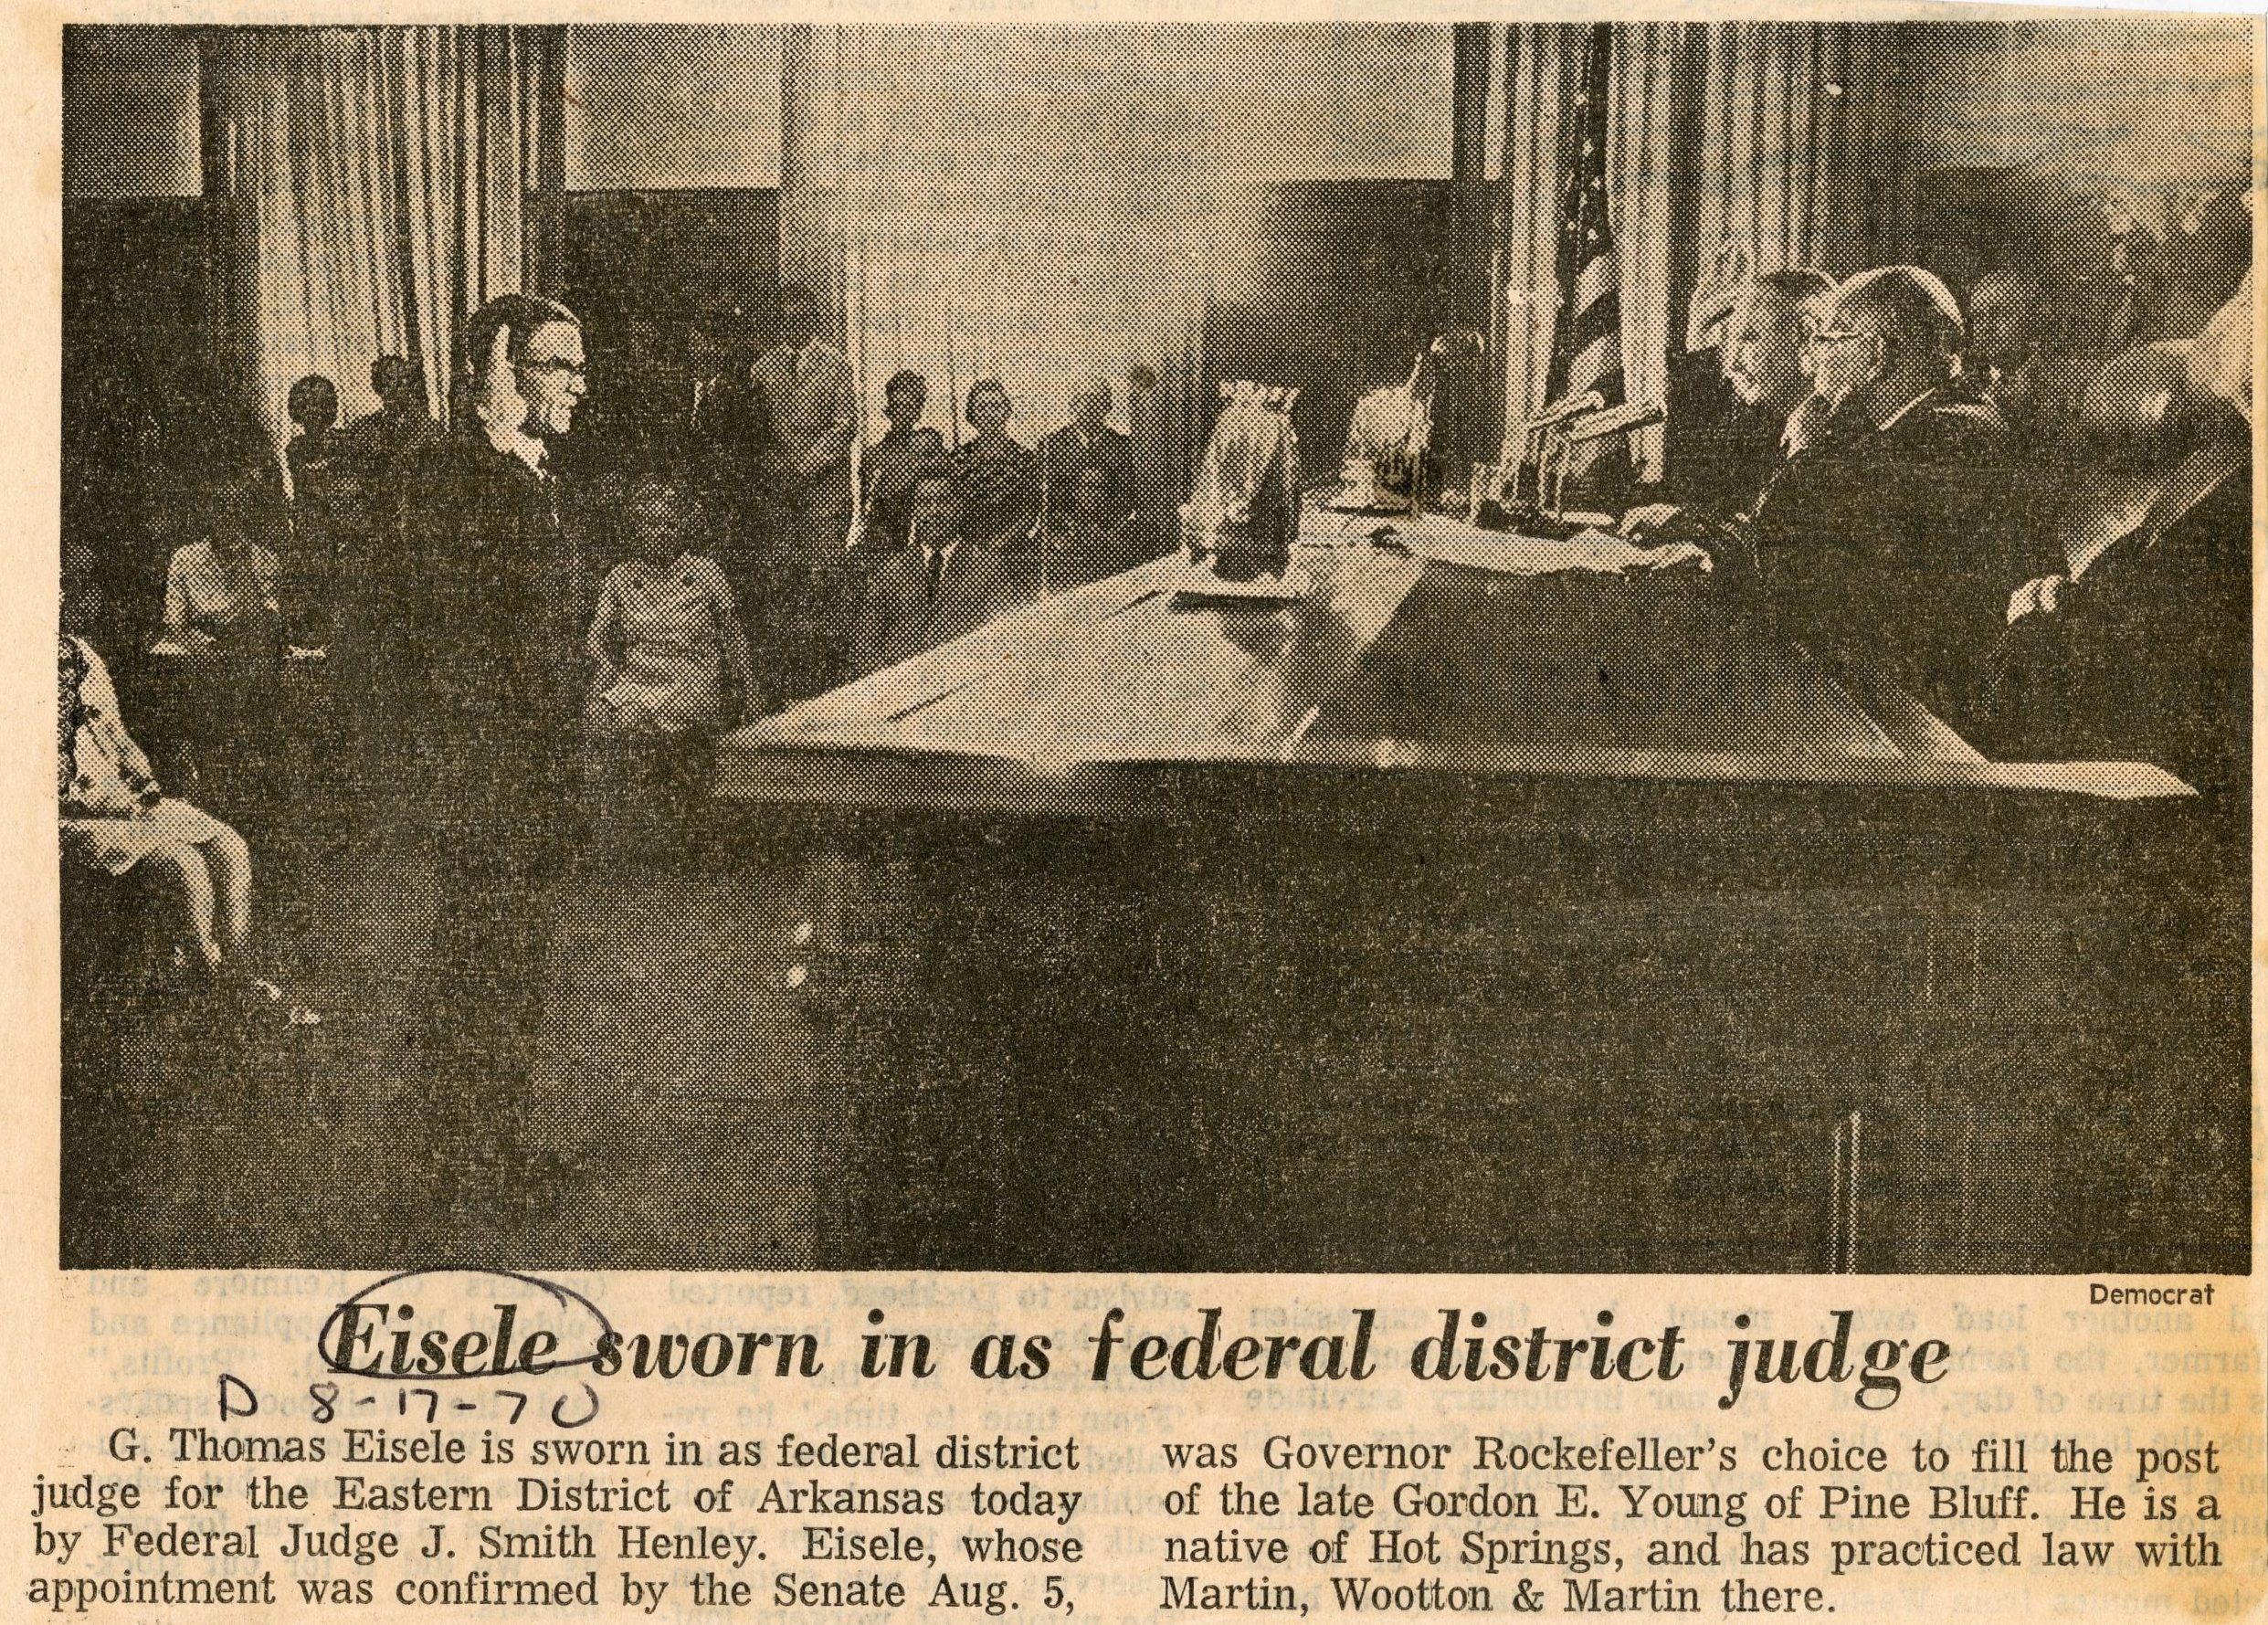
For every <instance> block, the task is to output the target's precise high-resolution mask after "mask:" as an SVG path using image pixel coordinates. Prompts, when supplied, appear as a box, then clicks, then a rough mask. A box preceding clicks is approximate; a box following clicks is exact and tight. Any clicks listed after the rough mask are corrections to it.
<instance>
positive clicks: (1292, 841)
mask: <svg viewBox="0 0 2268 1625" xmlns="http://www.w3.org/2000/svg"><path fill="white" fill-rule="evenodd" d="M1369 523H1371V522H1354V521H1346V522H1340V521H1334V520H1331V519H1328V518H1324V519H1322V520H1319V521H1311V529H1310V532H1309V535H1308V541H1309V543H1311V544H1309V545H1303V547H1302V548H1301V549H1300V550H1299V552H1298V554H1297V555H1296V569H1297V570H1299V571H1302V572H1304V573H1305V574H1306V575H1308V576H1309V577H1311V578H1312V586H1311V588H1310V590H1309V591H1308V592H1307V593H1306V595H1305V596H1303V597H1302V598H1301V599H1299V600H1298V601H1296V602H1288V603H1265V602H1240V603H1231V604H1221V603H1215V602H1208V601H1203V600H1192V599H1189V598H1186V597H1182V596H1176V592H1175V590H1174V589H1175V588H1176V586H1177V585H1179V584H1181V582H1182V580H1183V577H1182V575H1181V574H1180V572H1181V569H1182V566H1181V565H1180V564H1179V561H1178V560H1175V559H1166V560H1161V561H1158V562H1157V563H1155V564H1153V565H1145V566H1143V567H1142V568H1140V569H1137V570H1134V571H1133V572H1130V573H1128V574H1127V575H1121V576H1117V577H1113V578H1112V579H1110V580H1107V581H1103V582H1098V583H1095V584H1092V585H1091V586H1085V587H1081V588H1080V589H1078V590H1076V591H1073V592H1071V593H1069V594H1066V595H1064V596H1061V597H1059V598H1055V599H1051V600H1049V601H1047V602H1043V603H1040V604H1038V605H1034V606H1031V607H1027V608H1025V609H1022V610H1019V611H1018V612H1017V613H1015V614H1013V615H1010V616H1008V617H1004V618H1003V619H1001V620H999V621H997V622H995V623H994V624H992V625H990V626H988V627H986V628H983V629H981V630H979V631H977V632H975V633H973V634H971V635H970V636H968V637H966V638H962V639H960V640H959V641H957V642H955V643H953V644H950V645H947V646H945V647H944V648H941V649H935V650H933V651H931V652H930V653H928V654H925V655H923V656H921V657H919V658H917V659H912V660H910V661H908V662H906V663H905V664H903V665H902V666H899V667H895V668H892V669H891V670H886V671H882V672H878V673H875V674H874V675H872V676H870V677H868V678H866V679H864V680H862V681H858V682H854V683H851V684H849V685H847V686H845V687H843V688H841V689H839V690H836V691H833V692H831V693H828V694H826V695H822V696H819V697H818V698H817V699H814V700H812V701H810V702H806V703H805V704H802V705H799V706H797V707H796V708H794V709H793V710H790V711H788V712H784V713H782V714H781V715H779V716H776V717H773V718H770V719H767V720H765V722H763V723H759V724H757V725H755V726H754V727H752V728H748V729H744V730H743V731H741V732H740V733H736V734H734V735H733V736H731V737H730V738H729V739H728V740H727V741H726V742H725V744H724V746H723V752H722V754H721V760H720V767H719V777H718V791H719V794H720V795H721V796H723V797H726V798H727V799H729V800H732V801H734V802H739V803H744V804H747V806H748V807H749V818H750V820H751V821H752V823H753V824H754V826H756V827H758V828H762V829H763V830H765V832H767V834H768V835H769V836H770V837H771V838H773V846H772V848H771V849H773V850H775V851H778V852H784V853H787V854H789V855H790V856H788V857H787V858H786V859H785V860H788V861H794V862H797V863H799V864H801V865H803V871H804V891H803V895H804V896H806V897H807V900H808V905H807V909H806V910H804V911H803V912H802V915H801V917H800V918H798V919H797V920H796V921H794V922H793V923H792V928H791V929H790V930H789V931H788V932H786V934H785V935H784V940H783V942H782V944H781V955H782V960H781V963H782V975H783V976H784V977H785V978H786V980H787V981H788V982H789V983H791V984H793V985H796V986H799V987H803V988H804V989H805V990H806V992H807V997H809V998H810V1000H811V1003H812V1008H813V1012H814V1019H816V1020H818V1021H820V1022H822V1023H823V1024H824V1025H825V1027H826V1030H827V1032H828V1042H827V1043H826V1044H824V1045H822V1046H821V1047H820V1050H819V1052H820V1054H821V1055H822V1056H823V1058H824V1059H823V1060H822V1062H821V1066H820V1075H818V1076H816V1077H815V1078H813V1079H812V1080H810V1082H811V1084H812V1086H813V1087H814V1088H815V1089H817V1090H818V1091H819V1092H821V1094H822V1096H823V1097H824V1098H827V1099H828V1100H831V1101H833V1102H835V1103H837V1104H838V1105H839V1121H840V1123H841V1125H842V1133H841V1135H840V1138H839V1142H838V1143H835V1144H833V1145H830V1146H829V1147H828V1153H827V1155H828V1166H827V1167H826V1168H825V1169H823V1170H822V1175H821V1183H822V1187H823V1188H824V1189H825V1190H826V1191H827V1192H828V1193H829V1198H830V1199H829V1201H828V1211H827V1216H826V1220H825V1224H824V1226H823V1234H822V1245H821V1253H822V1257H823V1258H824V1259H825V1260H826V1261H828V1262H830V1263H836V1264H845V1265H854V1264H866V1265H875V1266H887V1265H928V1266H933V1267H973V1268H1018V1267H1030V1268H1089V1267H1093V1268H1107V1267H1125V1268H1231V1269H1270V1270H1274V1269H1396V1270H1410V1269H1417V1270H1425V1269H1440V1270H1448V1269H1455V1270H1467V1269H1484V1270H1496V1269H1545V1268H1548V1269H1582V1270H1629V1269H1640V1270H1658V1269H1692V1270H1703V1269H1728V1270H1729V1269H1741V1270H1752V1269H1754V1270H1770V1269H1813V1268H1825V1267H1830V1266H1831V1267H1844V1268H1852V1267H1855V1268H1876V1269H1880V1268H1915V1269H1921V1268H1962V1269H1990V1268H2001V1269H2027V1268H2031V1269H2037V1268H2055V1267H2065V1268H2075V1267H2079V1266H2080V1265H2081V1264H2085V1265H2086V1266H2088V1267H2094V1268H2104V1267H2110V1266H2111V1265H2113V1264H2116V1263H2119V1262H2122V1261H2123V1262H2126V1263H2138V1262H2151V1263H2155V1264H2157V1265H2158V1266H2159V1267H2164V1268H2172V1267H2204V1266H2206V1265H2208V1264H2211V1263H2215V1262H2220V1263H2222V1264H2225V1263H2226V1262H2227V1261H2229V1260H2231V1258H2236V1257H2241V1255H2242V1251H2243V1249H2244V1246H2245V1242H2244V1240H2243V1237H2244V1224H2243V1208H2242V1199H2243V1198H2242V1186H2243V1181H2244V1178H2245V1172H2244V1163H2245V1147H2244V1135H2243V1124H2244V1122H2245V1090H2244V1082H2245V1071H2244V1057H2245V1044H2246V1034H2245V1016H2244V1003H2243V980H2244V977H2243V966H2244V950H2243V917H2242V899H2243V896H2244V887H2243V883H2242V861H2241V860H2238V861H2237V863H2236V873H2235V874H2234V875H2233V876H2231V874H2229V873H2226V872H2219V871H2213V870H2212V869H2211V868H2210V866H2202V867H2201V866H2200V862H2199V860H2198V855H2199V853H2200V852H2201V851H2203V850H2204V848H2203V846H2202V845H2201V844H2200V843H2202V842H2204V841H2206V840H2207V839H2209V837H2210V829H2211V828H2215V827H2216V826H2215V825H2214V823H2213V809H2210V807H2205V806H2204V805H2203V804H2202V803H2201V802H2200V799H2199V797H2195V796H2194V795H2193V794H2191V793H2190V791H2189V788H2188V786H2184V785H2183V784H2181V783H2180V781H2178V780H2177V779H2175V778H2173V777H2172V776H2169V775H2168V774H2165V773H2163V772H2162V771H2160V770H2158V769H2157V768H2155V767H2152V766H2149V765H2145V764H2024V763H2006V762H1993V761H1988V760H1986V759H1985V758H1984V757H1982V756H1981V755H1979V754H1978V753H1977V752H1976V751H1974V750H1972V749H1970V748H1969V747H1968V745H1967V744H1965V743H1964V742H1963V741H1962V740H1961V739H1960V738H1959V737H1958V736H1957V734H1956V733H1954V732H1953V731H1952V730H1951V729H1949V728H1947V727H1946V725H1945V724H1944V723H1941V722H1940V721H1938V720H1937V719H1936V718H1935V717H1933V716H1931V715H1930V714H1929V713H1928V712H1926V711H1925V710H1924V709H1923V708H1922V707H1920V706H1919V705H1917V704H1915V702H1913V701H1912V700H1910V699H1908V698H1906V697H1905V696H1904V695H1901V694H1899V693H1897V692H1895V691H1891V690H1889V689H1887V688H1884V687H1883V686H1882V685H1879V684H1873V683H1869V682H1867V681H1864V680H1863V677H1862V674H1859V673H1853V672H1849V671H1842V670H1830V668H1829V667H1828V666H1827V665H1825V664H1823V663H1822V662H1821V661H1820V660H1818V659H1814V658H1812V657H1811V656H1809V654H1807V653H1805V652H1804V651H1802V650H1801V649H1798V648H1795V647H1793V646H1792V645H1790V644H1789V643H1788V642H1787V641H1786V640H1785V639H1784V638H1778V637H1776V636H1775V635H1774V633H1773V632H1772V630H1771V628H1769V627H1768V626H1766V625H1763V624H1761V623H1759V622H1758V621H1757V620H1756V618H1755V617H1753V616H1752V615H1751V614H1750V613H1749V612H1748V611H1746V609H1745V608H1744V607H1743V605H1742V603H1741V600H1740V595H1739V594H1738V593H1737V591H1735V590H1730V589H1729V588H1728V587H1727V586H1725V585H1724V584H1720V583H1718V582H1716V581H1714V580H1713V579H1711V578H1709V577H1707V576H1705V575H1699V574H1697V573H1693V572H1691V571H1682V572H1673V573H1668V574H1662V575H1634V576H1625V575H1614V574H1604V573H1601V571H1602V569H1603V567H1605V566H1608V565H1614V564H1616V563H1618V562H1628V561H1627V560H1621V559H1619V557H1618V556H1616V555H1614V554H1612V552H1611V550H1608V551H1607V553H1606V554H1604V555H1603V556H1602V555H1598V554H1597V552H1596V550H1594V552H1593V553H1592V554H1586V553H1585V551H1584V550H1583V548H1581V547H1580V546H1574V547H1570V546H1569V545H1567V544H1558V543H1515V542H1514V540H1513V539H1510V538H1505V537H1502V536H1494V535H1491V534H1489V533H1481V532H1474V531H1470V530H1468V529H1466V528H1465V527H1461V526H1458V525H1455V524H1453V523H1452V522H1446V521H1439V520H1427V521H1423V522H1416V523H1405V524H1404V525H1402V526H1401V527H1400V528H1399V529H1398V533H1396V534H1395V535H1393V536H1391V537H1389V538H1387V539H1386V542H1385V543H1384V544H1383V545H1382V544H1379V543H1376V542H1374V541H1372V540H1371V539H1369V538H1368V537H1367V536H1366V535H1365V534H1364V533H1363V532H1364V531H1365V530H1366V529H1367V528H1368V525H1369ZM1570 565H1588V566H1592V567H1591V568H1588V569H1585V568H1569V567H1568V566H1570ZM2225 822H2226V820H2225V818H2224V819H2223V820H2222V823H2224V824H2225ZM2217 850H2218V849H2217ZM2222 868H2223V870H2225V868H2226V862H2225V860H2224V861H2223V864H2222ZM2137 1098H2149V1099H2152V1100H2154V1101H2157V1102H2158V1103H2160V1104H2159V1106H2158V1108H2157V1110H2155V1111H2154V1112H2152V1113H2136V1112H2135V1111H2133V1110H2132V1108H2131V1103H2132V1101H2134V1100H2135V1099H2137ZM2169 1159H2173V1160H2177V1161H2178V1162H2180V1164H2181V1166H2182V1168H2183V1173H2182V1175H2181V1177H2179V1178H2178V1180H2171V1181H2169V1180H2168V1177H2166V1174H2165V1169H2166V1168H2167V1167H2168V1163H2169ZM2176 1187H2178V1189H2177V1188H2176ZM2231 1192H2233V1195H2231ZM2177 1208H2178V1209H2180V1210H2179V1211H2177ZM2185 1215H2186V1216H2185Z"/></svg>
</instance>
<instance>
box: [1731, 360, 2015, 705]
mask: <svg viewBox="0 0 2268 1625" xmlns="http://www.w3.org/2000/svg"><path fill="white" fill-rule="evenodd" d="M2006 442H2007V431H2006V430H2005V429H2004V428H2003V427H2001V426H2000V424H1999V420H1998V418H1997V417H1994V416H1993V415H1992V414H1991V413H1990V412H1989V411H1987V410H1985V409H1982V408H1978V407H1974V406H1964V405H1961V404H1959V403H1957V402H1950V401H1947V400H1946V399H1944V398H1943V397H1933V398H1931V399H1928V400H1925V401H1924V402H1923V403H1922V404H1921V405H1919V406H1915V407H1914V408H1913V409H1912V410H1910V411H1908V412H1907V413H1906V414H1905V415H1904V417H1900V418H1899V419H1898V420H1897V421H1896V422H1895V423H1894V424H1892V425H1891V427H1888V428H1886V429H1885V428H1877V427H1875V426H1874V425H1873V424H1872V422H1869V421H1866V420H1865V419H1863V418H1858V419H1855V420H1854V419H1852V418H1851V417H1849V416H1848V415H1846V416H1845V417H1844V419H1843V420H1842V421H1841V422H1837V423H1833V424H1830V426H1829V428H1828V432H1827V434H1826V435H1825V436H1824V437H1823V438H1822V439H1821V440H1820V444H1818V445H1816V446H1813V447H1811V448H1808V449H1806V450H1805V451H1803V452H1801V453H1799V455H1798V456H1796V457H1794V458H1791V459H1788V461H1787V462H1786V463H1784V464H1782V465H1781V466H1780V468H1779V470H1778V472H1777V474H1776V475H1774V477H1773V479H1772V480H1771V481H1770V482H1769V483H1768V484H1767V487H1766V489H1765V491H1764V493H1763V494H1762V496H1761V497H1760V498H1759V499H1758V503H1757V507H1756V512H1755V514H1754V517H1753V518H1752V519H1751V520H1750V521H1749V522H1747V524H1746V535H1747V538H1748V540H1749V542H1750V543H1751V545H1752V546H1753V548H1754V553H1755V565H1756V571H1757V574H1758V575H1759V576H1760V577H1761V579H1762V582H1763V585H1764V587H1765V591H1766V595H1767V599H1768V601H1769V602H1770V603H1771V604H1772V606H1773V607H1774V608H1775V610H1776V611H1777V614H1778V615H1779V616H1780V617H1781V619H1782V624H1783V625H1784V627H1785V628H1786V629H1787V630H1788V632H1789V633H1790V634H1791V635H1792V636H1794V637H1795V638H1798V639H1799V641H1801V642H1803V643H1804V644H1805V645H1807V646H1808V647H1809V648H1811V649H1812V650H1813V651H1814V652H1815V653H1819V654H1823V655H1828V656H1830V657H1838V658H1842V659H1853V660H1856V661H1859V662H1861V663H1862V664H1865V665H1868V666H1870V667H1872V668H1873V669H1874V670H1878V671H1880V672H1881V673H1882V674H1883V675H1884V676H1886V677H1888V678H1889V679H1890V680H1891V681H1894V682H1897V683H1899V684H1900V685H1902V686H1904V687H1905V688H1906V689H1907V690H1908V691H1910V692H1912V693H1913V694H1914V695H1915V698H1917V699H1919V700H1920V701H1921V702H1923V703H1924V704H1925V705H1928V706H1930V707H1931V708H1932V709H1933V710H1936V711H1937V712H1939V714H1940V715H1943V716H1945V717H1946V719H1947V720H1948V721H1956V722H1957V721H1958V719H1959V718H1960V717H1961V716H1962V714H1963V712H1964V711H1965V710H1966V709H1967V705H1968V704H1969V702H1970V701H1971V700H1972V699H1973V697H1974V696H1975V694H1976V693H1977V692H1978V688H1979V686H1980V683H1981V680H1982V674H1983V670H1984V666H1985V662H1986V661H1987V659H1988V658H1989V656H1990V653H1991V650H1992V648H1993V645H1994V643H1995V642H1996V641H1997V640H1998V638H1999V632H2000V629H2001V626H2002V616H2003V613H2004V611H2005V609H2006V607H2007V603H2008V588H2009V582H2010V578H2011V577H2010V571H2011V568H2012V561H2013V560H2014V559H2015V558H2017V557H2019V556H2021V554H2023V553H2024V551H2025V549H2024V548H2023V545H2022V543H2020V540H2019V538H2018V537H2016V536H2015V535H2014V534H2012V529H2013V527H2012V525H2011V523H2010V520H2009V518H2008V516H2007V515H2006V514H2005V513H2004V512H2001V505H2002V504H2003V503H2004V502H2005V501H2006V498H2007V495H2008V491H2009V484H2010V470H2009V466H2008V462H2007V446H2006Z"/></svg>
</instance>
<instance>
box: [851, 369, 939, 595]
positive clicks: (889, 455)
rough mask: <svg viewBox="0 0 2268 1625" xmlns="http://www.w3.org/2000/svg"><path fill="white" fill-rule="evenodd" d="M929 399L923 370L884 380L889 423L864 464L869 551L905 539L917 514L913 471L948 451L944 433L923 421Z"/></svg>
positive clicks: (891, 547)
mask: <svg viewBox="0 0 2268 1625" xmlns="http://www.w3.org/2000/svg"><path fill="white" fill-rule="evenodd" d="M928 405H929V380H928V379H926V378H924V377H923V376H922V375H921V374H919V373H900V374H898V375H896V376H895V377H893V378H891V380H890V382H889V383H888V384H887V385H883V388H882V407H883V411H884V413H885V414H886V415H887V416H888V417H889V419H890V429H889V432H888V433H886V434H884V435H883V436H882V438H881V439H879V440H877V441H875V442H874V444H873V445H871V446H870V447H868V448H866V458H865V461H864V465H863V469H864V476H863V477H864V479H865V480H866V531H865V533H864V535H863V536H862V538H861V539H860V545H861V546H862V547H864V548H865V549H866V550H867V551H869V552H870V553H875V554H891V553H896V552H897V551H898V550H899V549H901V548H902V547H903V546H904V545H905V538H906V527H907V525H909V524H910V523H912V515H913V476H914V474H915V472H916V471H917V470H921V469H922V468H923V467H925V466H927V465H928V464H930V463H933V462H935V461H936V460H937V459H939V458H941V457H943V456H944V454H945V440H944V436H943V435H941V434H939V433H938V432H937V431H936V430H935V429H934V428H925V427H923V425H922V414H923V411H924V410H926V409H927V407H928Z"/></svg>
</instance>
